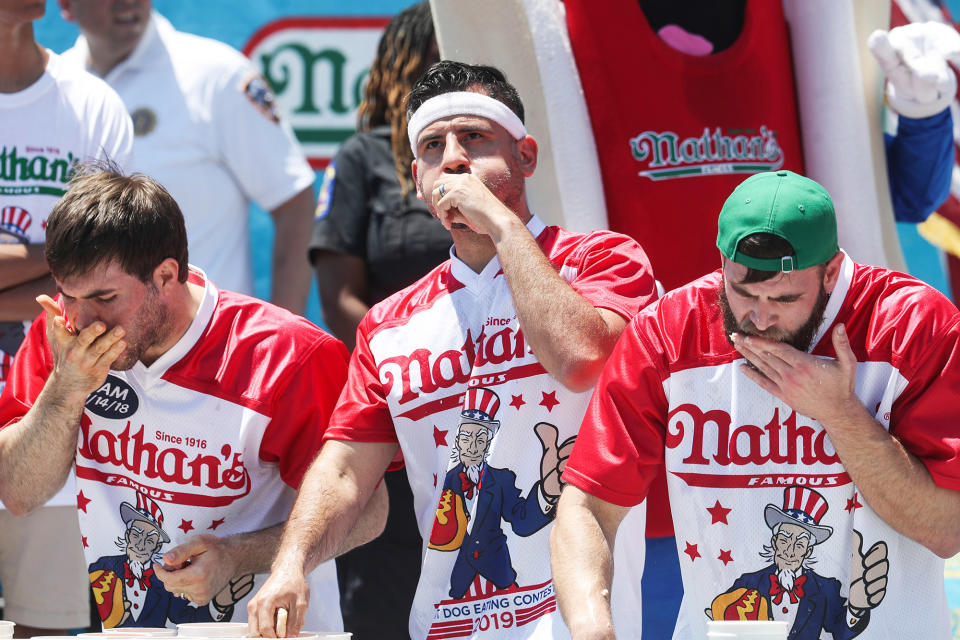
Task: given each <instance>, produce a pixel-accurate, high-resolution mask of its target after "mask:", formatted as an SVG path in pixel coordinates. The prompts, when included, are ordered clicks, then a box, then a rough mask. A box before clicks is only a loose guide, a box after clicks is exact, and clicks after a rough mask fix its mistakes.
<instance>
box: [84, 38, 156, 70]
mask: <svg viewBox="0 0 960 640" xmlns="http://www.w3.org/2000/svg"><path fill="white" fill-rule="evenodd" d="M142 38H143V36H141V39H142ZM138 44H140V40H137V41H136V42H133V43H132V44H130V45H129V46H127V47H123V48H117V47H115V46H113V45H111V44H109V43H107V42H105V41H103V40H97V39H95V38H90V37H87V50H88V52H89V53H88V55H87V66H88V67H89V68H90V70H91V71H92V72H93V73H95V74H96V75H98V76H100V77H101V78H104V77H106V75H107V74H108V73H110V72H111V71H113V70H114V69H116V68H117V65H119V64H120V63H121V62H123V61H124V60H126V59H127V58H129V57H130V55H131V54H132V53H133V51H134V49H136V48H137V45H138Z"/></svg>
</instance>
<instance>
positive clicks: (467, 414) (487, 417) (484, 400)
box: [460, 387, 500, 431]
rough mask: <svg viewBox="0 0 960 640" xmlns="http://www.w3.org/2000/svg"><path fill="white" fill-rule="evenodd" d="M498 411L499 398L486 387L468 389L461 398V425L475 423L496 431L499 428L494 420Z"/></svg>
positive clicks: (497, 421) (498, 424) (498, 423)
mask: <svg viewBox="0 0 960 640" xmlns="http://www.w3.org/2000/svg"><path fill="white" fill-rule="evenodd" d="M498 409H500V398H499V396H497V394H496V393H494V392H493V391H491V390H490V389H487V388H486V387H474V388H472V389H469V390H467V393H466V395H465V396H464V398H463V409H462V410H461V411H460V417H461V424H462V423H463V422H476V423H478V424H482V425H485V426H487V427H489V428H491V429H492V430H493V431H496V430H497V429H499V428H500V421H499V420H496V419H495V418H496V415H497V410H498Z"/></svg>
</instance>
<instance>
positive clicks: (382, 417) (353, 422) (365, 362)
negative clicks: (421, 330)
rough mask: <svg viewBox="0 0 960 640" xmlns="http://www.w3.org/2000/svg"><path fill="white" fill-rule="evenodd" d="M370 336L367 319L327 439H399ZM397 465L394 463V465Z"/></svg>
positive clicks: (361, 326)
mask: <svg viewBox="0 0 960 640" xmlns="http://www.w3.org/2000/svg"><path fill="white" fill-rule="evenodd" d="M367 318H369V315H368V316H367ZM367 336H368V332H367V331H366V319H365V320H364V322H362V323H361V324H360V329H359V330H358V331H357V346H356V348H354V350H353V356H352V357H351V359H350V371H349V372H348V373H347V384H346V386H345V387H344V388H343V394H342V395H341V396H340V402H339V403H338V404H337V409H336V411H334V413H333V417H332V418H331V419H330V427H329V428H328V429H327V433H326V435H325V436H324V439H330V440H348V441H351V442H399V441H398V440H397V432H396V430H395V429H394V426H393V417H392V416H391V415H390V407H389V405H387V393H386V390H385V389H384V386H383V383H382V382H380V373H379V371H378V370H377V363H376V362H375V361H374V358H373V353H372V352H371V351H370V343H369V341H368V338H367ZM394 466H396V465H395V464H394V465H391V468H393V467H394Z"/></svg>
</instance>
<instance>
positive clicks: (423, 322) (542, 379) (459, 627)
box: [325, 217, 656, 638]
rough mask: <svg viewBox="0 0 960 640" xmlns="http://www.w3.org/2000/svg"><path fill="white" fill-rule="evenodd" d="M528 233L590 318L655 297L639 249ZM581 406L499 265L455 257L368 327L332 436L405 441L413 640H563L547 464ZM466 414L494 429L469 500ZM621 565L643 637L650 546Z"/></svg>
mask: <svg viewBox="0 0 960 640" xmlns="http://www.w3.org/2000/svg"><path fill="white" fill-rule="evenodd" d="M527 226H528V229H529V230H530V232H531V233H532V234H533V235H534V237H536V238H537V242H538V243H539V245H540V247H541V249H542V250H543V252H544V253H545V254H546V255H547V256H548V258H549V260H550V261H551V263H552V264H553V265H554V266H555V268H556V269H557V271H558V272H559V274H560V276H561V277H562V278H564V279H565V280H566V281H567V282H569V283H570V285H571V286H572V287H573V289H574V290H575V291H577V292H578V293H579V294H580V295H582V296H583V297H584V298H585V299H586V300H588V301H589V302H590V303H592V304H593V305H594V306H595V307H602V308H606V309H610V310H613V311H615V312H616V313H618V314H620V315H621V316H623V317H624V318H630V317H632V316H633V315H634V314H635V313H636V312H637V310H639V309H640V308H641V307H643V306H644V305H645V304H647V303H649V302H650V301H651V300H653V299H654V298H655V297H656V293H655V287H654V280H653V275H652V274H651V271H650V267H649V263H648V262H647V259H646V256H645V255H644V253H643V251H642V250H641V249H640V247H639V245H637V243H636V242H635V241H634V240H632V239H630V238H628V237H626V236H623V235H620V234H615V233H611V232H609V231H598V232H594V233H591V234H588V235H575V234H571V233H568V232H566V231H564V230H562V229H560V228H558V227H545V226H544V224H543V223H542V222H541V221H540V220H539V219H537V218H536V217H534V218H532V219H531V221H530V222H529V223H528V225H527ZM589 396H590V394H589V392H582V393H574V392H572V391H570V390H568V389H566V388H565V387H564V386H563V385H562V384H560V383H559V382H558V381H557V380H556V379H555V378H553V377H552V376H550V375H549V374H548V373H547V372H546V370H545V369H544V368H543V365H541V364H540V363H539V362H538V360H537V357H536V356H535V355H534V354H533V353H532V352H531V350H530V347H529V346H528V344H527V342H526V340H525V338H524V335H523V332H522V330H521V328H520V325H519V322H518V320H517V312H516V308H515V306H514V303H513V297H512V295H511V292H510V288H509V287H508V285H507V282H506V277H505V276H504V273H503V271H502V269H501V267H500V262H499V260H498V259H497V258H496V257H495V258H494V259H493V260H491V261H490V262H489V263H488V264H487V265H486V267H485V268H484V269H483V270H482V272H481V273H475V272H474V271H472V270H471V269H470V268H469V267H468V266H467V265H466V264H465V263H463V262H461V261H460V260H459V259H458V258H457V257H456V256H455V255H454V256H453V257H452V258H451V259H450V260H449V261H447V262H444V263H443V264H441V265H440V266H439V267H437V268H436V269H434V270H433V271H431V272H430V273H429V274H427V275H426V276H425V277H424V278H423V279H421V280H420V281H418V282H417V283H415V284H413V285H411V286H410V287H408V288H406V289H404V290H402V291H400V292H399V293H397V294H395V295H393V296H391V297H389V298H387V299H386V300H384V301H383V302H381V303H379V304H377V305H375V306H374V307H373V308H372V309H371V311H370V312H369V313H368V314H367V316H366V317H365V318H364V320H363V322H362V323H361V324H360V328H359V330H358V339H357V347H356V349H355V350H354V353H353V357H352V361H351V367H350V374H349V378H348V382H347V386H346V387H345V389H344V393H343V395H342V397H341V400H340V403H339V404H338V407H337V411H336V412H335V414H334V416H333V418H332V419H331V421H330V426H329V428H328V430H327V435H326V436H325V437H326V438H334V439H341V440H352V441H362V442H399V444H400V448H401V453H402V457H403V462H404V463H405V465H406V470H407V477H408V478H409V481H410V485H411V487H412V489H413V496H414V508H415V510H416V516H417V520H418V523H419V527H420V533H421V535H422V536H423V538H424V546H425V548H424V559H423V566H422V570H421V578H420V583H419V585H418V588H417V593H416V596H415V599H414V605H413V611H412V613H411V616H410V634H411V636H412V637H414V638H466V637H489V638H530V637H538V638H553V637H566V636H568V635H569V634H568V631H567V629H566V627H565V626H564V624H563V621H562V620H561V618H560V614H559V611H557V608H556V599H555V596H554V591H553V581H552V577H551V572H550V564H549V532H550V526H551V524H552V521H553V515H554V514H553V504H552V503H551V500H550V499H549V497H548V496H547V495H545V493H544V491H543V482H542V469H541V461H542V459H543V458H544V455H545V451H546V450H547V449H553V448H559V449H561V450H562V449H563V446H564V445H565V444H569V442H570V441H572V439H573V438H574V437H575V436H576V433H577V429H578V428H579V426H580V419H581V417H582V415H583V412H584V410H585V408H586V404H587V401H588V400H589ZM474 403H475V404H476V405H477V406H476V407H473V406H470V405H472V404H474ZM464 409H468V410H481V409H482V410H483V411H484V414H483V415H485V416H486V417H487V418H489V420H486V423H487V424H488V426H491V428H492V429H493V431H494V433H493V435H492V436H490V437H488V438H487V439H486V440H484V442H489V443H490V444H489V448H488V450H487V452H488V456H487V457H486V459H485V461H483V462H482V464H481V465H480V466H479V467H478V469H477V470H476V475H477V480H478V482H475V483H473V486H472V487H471V481H469V480H468V479H467V478H468V475H469V474H470V472H468V471H467V469H466V467H465V466H464V465H463V464H462V461H461V459H460V454H459V453H458V449H459V447H458V445H457V442H458V440H459V436H458V433H459V430H460V427H461V423H466V424H468V425H469V424H472V423H473V422H474V421H473V420H471V419H467V418H464V417H463V416H462V411H464ZM470 415H473V416H475V417H476V416H479V415H480V414H470ZM494 423H496V426H493V424H494ZM469 428H471V429H473V428H474V427H469ZM488 433H489V432H488ZM462 448H463V450H465V451H467V450H469V449H470V446H469V445H467V444H464V445H463V447H462ZM482 448H483V447H482V446H481V449H482ZM635 511H636V512H635V513H634V514H632V516H631V520H633V521H634V524H633V526H628V527H627V528H626V530H627V531H629V532H630V535H633V536H634V537H635V538H639V539H640V540H642V539H643V536H644V524H645V519H644V510H643V509H638V510H635ZM622 553H623V556H624V557H623V559H622V562H623V563H624V564H625V566H626V563H632V565H631V566H632V567H633V568H634V569H636V570H637V573H636V576H635V577H636V583H635V584H631V585H628V586H625V587H624V588H623V589H622V590H621V593H622V594H623V595H624V597H628V596H632V597H634V598H636V600H634V601H633V602H632V603H631V604H632V605H633V606H631V607H629V608H628V607H624V611H625V612H627V611H628V614H627V615H628V617H629V619H630V623H631V624H632V625H635V628H636V629H637V632H638V633H639V623H640V619H639V618H640V605H639V572H641V571H642V565H643V544H642V543H640V544H636V545H633V546H631V545H629V544H624V545H623V550H622ZM627 576H628V577H631V576H630V574H629V572H627ZM625 624H626V623H625Z"/></svg>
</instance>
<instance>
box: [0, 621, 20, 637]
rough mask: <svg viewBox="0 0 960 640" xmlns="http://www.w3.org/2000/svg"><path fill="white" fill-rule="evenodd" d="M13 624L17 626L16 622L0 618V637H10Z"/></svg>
mask: <svg viewBox="0 0 960 640" xmlns="http://www.w3.org/2000/svg"><path fill="white" fill-rule="evenodd" d="M15 626H17V625H16V623H14V622H10V621H9V620H0V638H12V637H13V628H14V627H15Z"/></svg>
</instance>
